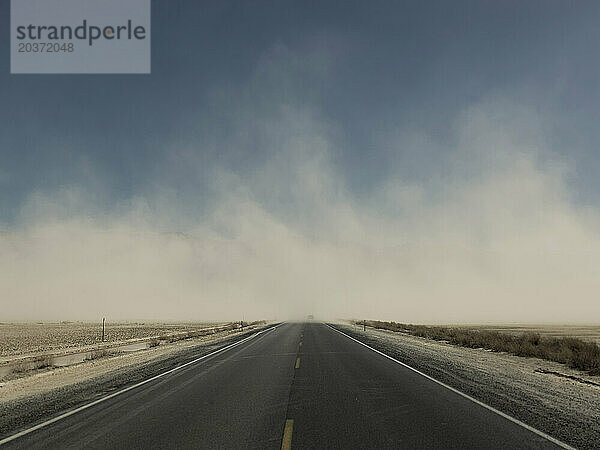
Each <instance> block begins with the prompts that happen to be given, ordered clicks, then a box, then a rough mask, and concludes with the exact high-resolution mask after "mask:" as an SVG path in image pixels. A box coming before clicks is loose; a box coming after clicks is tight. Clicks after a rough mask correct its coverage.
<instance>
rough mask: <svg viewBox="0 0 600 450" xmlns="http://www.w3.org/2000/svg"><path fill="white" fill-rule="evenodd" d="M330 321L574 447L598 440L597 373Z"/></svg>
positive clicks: (591, 444) (599, 380)
mask: <svg viewBox="0 0 600 450" xmlns="http://www.w3.org/2000/svg"><path fill="white" fill-rule="evenodd" d="M334 326H335V327H336V328H337V329H339V330H340V331H343V332H345V333H347V334H349V335H351V336H353V337H355V338H356V339H359V340H360V341H362V342H364V343H365V344H368V345H370V346H372V347H373V348H376V349H378V350H380V351H382V352H384V353H386V354H387V355H390V356H392V357H394V358H396V359H398V360H400V361H402V362H404V363H406V364H408V365H410V366H411V367H414V368H415V369H418V370H420V371H422V372H424V373H426V374H427V375H430V376H432V377H434V378H435V379H437V380H439V381H442V382H444V383H446V384H448V385H450V386H452V387H454V388H456V389H458V390H460V391H462V392H464V393H466V394H469V395H471V396H472V397H475V398H477V399H479V400H481V401H483V402H484V403H487V404H488V405H490V406H493V407H495V408H497V409H499V410H501V411H503V412H505V413H507V414H509V415H511V416H513V417H515V418H517V419H519V420H521V421H523V422H525V423H527V424H529V425H531V426H533V427H535V428H537V429H539V430H541V431H544V432H545V433H548V434H550V435H551V436H554V437H556V438H558V439H560V440H562V441H563V442H566V443H568V444H570V445H572V446H574V447H576V448H581V449H592V448H598V447H599V445H600V377H593V376H589V375H587V374H585V373H583V372H580V371H577V370H573V369H570V368H568V367H567V366H565V365H563V364H559V363H555V362H551V361H544V360H540V359H536V358H524V357H519V356H513V355H508V354H505V353H494V352H491V351H488V350H484V349H471V348H463V347H458V346H455V345H451V344H446V343H443V342H438V341H432V340H428V339H424V338H420V337H416V336H410V335H407V334H403V333H397V332H392V331H387V330H376V329H367V330H366V331H363V330H362V328H361V327H356V326H353V325H347V324H336V325H334ZM544 372H545V373H544ZM568 377H571V378H568Z"/></svg>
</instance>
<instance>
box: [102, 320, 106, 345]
mask: <svg viewBox="0 0 600 450" xmlns="http://www.w3.org/2000/svg"><path fill="white" fill-rule="evenodd" d="M105 320H106V317H103V318H102V342H104V322H105Z"/></svg>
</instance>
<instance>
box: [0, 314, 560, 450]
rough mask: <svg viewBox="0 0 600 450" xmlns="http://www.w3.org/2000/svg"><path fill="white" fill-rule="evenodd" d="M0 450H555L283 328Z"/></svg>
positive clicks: (381, 362)
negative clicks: (284, 449) (168, 449)
mask: <svg viewBox="0 0 600 450" xmlns="http://www.w3.org/2000/svg"><path fill="white" fill-rule="evenodd" d="M5 445H6V447H7V448H27V449H30V448H52V449H57V448H102V449H106V448H109V449H111V448H114V449H117V448H118V449H130V448H132V449H133V448H140V449H142V448H143V449H147V448H196V449H198V448H206V449H216V448H225V449H238V448H256V449H280V448H295V449H302V448H340V449H350V448H377V449H380V448H411V449H412V448H427V449H432V448H461V449H464V448H485V449H493V448H506V449H509V448H510V449H516V448H559V446H558V445H557V444H556V443H553V442H551V441H550V440H548V439H547V438H545V437H544V436H542V435H540V434H536V433H535V432H533V431H531V430H528V429H526V428H525V427H523V426H521V425H519V424H518V423H515V422H513V421H511V420H509V419H507V418H506V417H503V416H501V415H499V414H497V413H495V412H494V411H491V410H489V409H487V408H485V407H483V406H481V405H479V404H477V403H475V402H474V401H472V400H470V399H468V398H466V397H464V396H462V395H460V394H459V393H457V392H454V391H452V390H450V389H448V388H447V387H445V386H443V385H440V384H438V383H436V382H434V381H432V380H430V379H428V378H426V377H424V376H423V375H421V374H419V373H417V372H415V371H413V370H411V369H410V368H407V367H404V366H402V365H401V364H398V363H397V362H395V361H392V360H391V359H389V358H386V357H385V356H383V355H381V354H379V353H377V352H375V351H373V350H371V349H369V348H367V347H365V346H364V345H361V344H360V343H358V342H355V341H354V340H352V339H350V338H349V337H348V336H345V335H344V334H342V333H340V332H338V331H336V330H334V329H333V328H331V327H329V326H328V325H325V324H318V323H307V324H300V323H286V324H283V325H280V326H279V327H277V328H275V329H272V330H270V331H267V332H264V333H262V334H260V335H257V336H256V337H253V338H251V339H248V340H246V341H245V342H242V343H240V344H238V345H234V346H232V347H230V348H228V349H226V350H224V351H221V352H219V353H216V354H214V355H212V356H209V357H206V358H203V359H200V360H198V361H195V362H193V363H190V364H188V365H186V366H185V367H183V368H181V369H178V370H175V371H172V372H170V373H167V374H165V375H162V376H159V377H156V378H155V379H153V380H151V381H148V382H146V383H143V384H141V385H139V386H137V387H135V388H132V389H129V390H128V391H126V392H123V393H120V394H118V395H115V396H113V397H111V398H108V399H106V400H103V401H100V402H98V403H96V404H93V405H91V406H89V407H86V408H83V409H81V410H80V411H78V412H76V413H74V414H71V415H68V416H66V417H64V418H61V419H60V420H56V421H55V422H53V423H50V424H48V425H45V426H43V427H41V428H39V429H36V430H34V431H31V432H29V433H27V434H25V435H23V436H20V437H18V438H16V439H14V440H11V441H10V442H7V443H6V444H5Z"/></svg>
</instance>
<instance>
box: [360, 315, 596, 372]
mask: <svg viewBox="0 0 600 450" xmlns="http://www.w3.org/2000/svg"><path fill="white" fill-rule="evenodd" d="M356 324H361V325H362V321H360V322H356ZM366 324H367V326H370V327H373V328H380V329H385V330H392V331H398V332H403V333H408V334H411V335H414V336H420V337H424V338H427V339H434V340H436V341H447V342H449V343H451V344H455V345H460V346H463V347H470V348H485V349H489V350H493V351H496V352H507V353H511V354H513V355H517V356H530V357H535V358H541V359H546V360H549V361H556V362H559V363H564V364H567V365H568V366H569V367H572V368H574V369H579V370H583V371H587V372H588V373H589V374H590V375H600V346H598V344H596V343H595V342H590V341H585V340H583V339H579V338H575V337H549V336H542V335H540V333H536V332H523V333H520V334H510V333H505V332H499V331H492V330H483V329H469V328H465V327H448V326H426V325H411V324H403V323H397V322H382V321H375V320H370V321H367V322H366Z"/></svg>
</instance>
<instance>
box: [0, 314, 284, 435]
mask: <svg viewBox="0 0 600 450" xmlns="http://www.w3.org/2000/svg"><path fill="white" fill-rule="evenodd" d="M280 325H282V324H281V323H280V324H278V325H275V326H274V327H271V328H267V329H265V330H261V331H258V332H257V333H254V334H252V335H250V336H248V337H245V338H244V339H242V340H241V341H237V342H234V343H232V344H229V345H227V346H225V347H223V348H220V349H219V350H215V351H214V352H212V353H208V354H206V355H204V356H201V357H199V358H196V359H194V360H192V361H188V362H186V363H184V364H182V365H180V366H177V367H174V368H173V369H169V370H167V371H166V372H162V373H159V374H158V375H154V376H153V377H151V378H148V379H146V380H144V381H140V382H139V383H136V384H134V385H132V386H129V387H126V388H124V389H121V390H120V391H117V392H113V393H112V394H109V395H107V396H105V397H102V398H99V399H98V400H94V401H93V402H90V403H86V404H85V405H82V406H79V407H78V408H75V409H72V410H70V411H67V412H66V413H63V414H61V415H59V416H56V417H53V418H52V419H49V420H46V421H45V422H42V423H39V424H37V425H35V426H33V427H31V428H27V429H26V430H23V431H20V432H18V433H15V434H13V435H11V436H8V437H6V438H4V439H2V440H0V445H4V444H7V443H8V442H10V441H13V440H15V439H18V438H20V437H22V436H25V435H26V434H29V433H32V432H34V431H37V430H39V429H40V428H44V427H46V426H48V425H50V424H52V423H54V422H58V421H59V420H62V419H64V418H66V417H69V416H72V415H73V414H77V413H78V412H80V411H83V410H84V409H88V408H91V407H92V406H95V405H97V404H98V403H102V402H104V401H106V400H110V399H111V398H113V397H116V396H117V395H121V394H124V393H125V392H127V391H131V390H132V389H135V388H138V387H140V386H142V385H144V384H146V383H150V382H151V381H154V380H156V379H158V378H162V377H164V376H165V375H168V374H170V373H173V372H176V371H178V370H180V369H183V368H184V367H187V366H189V365H190V364H194V363H197V362H198V361H201V360H203V359H206V358H208V357H210V356H213V355H216V354H217V353H221V352H224V351H225V350H229V349H230V348H233V347H236V346H238V345H240V344H242V343H244V342H246V341H248V340H250V339H253V338H255V337H257V336H259V335H261V334H262V333H267V332H269V331H271V330H274V329H275V328H277V327H279V326H280Z"/></svg>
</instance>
